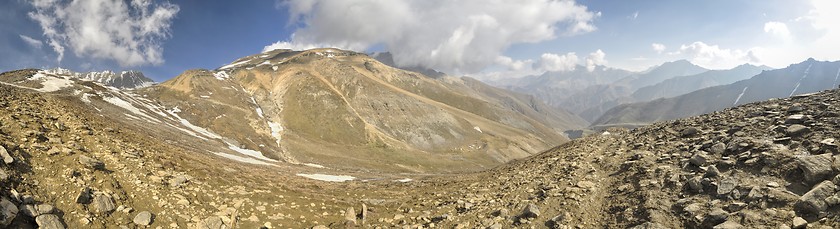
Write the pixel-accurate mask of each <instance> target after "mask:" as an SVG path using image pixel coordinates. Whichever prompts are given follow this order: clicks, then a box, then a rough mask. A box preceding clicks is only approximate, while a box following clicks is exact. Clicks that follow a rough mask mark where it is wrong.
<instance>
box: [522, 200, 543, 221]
mask: <svg viewBox="0 0 840 229" xmlns="http://www.w3.org/2000/svg"><path fill="white" fill-rule="evenodd" d="M521 216H522V217H524V218H537V217H539V216H540V208H539V207H537V205H536V204H532V203H529V204H528V206H526V207H525V209H523V210H522V215H521Z"/></svg>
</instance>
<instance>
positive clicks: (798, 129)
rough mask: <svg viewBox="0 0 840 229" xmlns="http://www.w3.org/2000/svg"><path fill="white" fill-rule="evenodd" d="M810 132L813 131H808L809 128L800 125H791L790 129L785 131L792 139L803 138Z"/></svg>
mask: <svg viewBox="0 0 840 229" xmlns="http://www.w3.org/2000/svg"><path fill="white" fill-rule="evenodd" d="M810 131H811V129H808V127H806V126H803V125H799V124H795V125H791V126H790V127H788V128H787V129H786V130H785V132H787V134H788V136H791V137H797V136H802V135H804V134H807V133H808V132H810Z"/></svg>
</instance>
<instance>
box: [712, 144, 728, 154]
mask: <svg viewBox="0 0 840 229" xmlns="http://www.w3.org/2000/svg"><path fill="white" fill-rule="evenodd" d="M725 150H726V144H723V142H718V143H715V144H714V145H712V147H709V152H711V153H714V154H718V155H720V154H723V151H725Z"/></svg>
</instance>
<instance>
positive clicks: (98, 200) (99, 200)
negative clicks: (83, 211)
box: [91, 194, 117, 214]
mask: <svg viewBox="0 0 840 229" xmlns="http://www.w3.org/2000/svg"><path fill="white" fill-rule="evenodd" d="M91 205H93V209H94V211H95V212H97V213H103V214H108V213H111V212H112V211H114V209H117V206H116V205H114V200H113V199H111V197H110V196H108V195H105V194H97V195H95V196H94V197H93V202H91Z"/></svg>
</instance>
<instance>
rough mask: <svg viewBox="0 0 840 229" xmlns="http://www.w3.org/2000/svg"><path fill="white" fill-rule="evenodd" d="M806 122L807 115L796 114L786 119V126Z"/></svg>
mask: <svg viewBox="0 0 840 229" xmlns="http://www.w3.org/2000/svg"><path fill="white" fill-rule="evenodd" d="M804 122H805V115H801V114H795V115H791V116H788V117H787V118H785V123H786V124H802V123H804Z"/></svg>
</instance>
